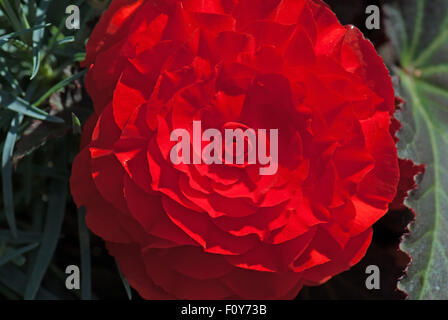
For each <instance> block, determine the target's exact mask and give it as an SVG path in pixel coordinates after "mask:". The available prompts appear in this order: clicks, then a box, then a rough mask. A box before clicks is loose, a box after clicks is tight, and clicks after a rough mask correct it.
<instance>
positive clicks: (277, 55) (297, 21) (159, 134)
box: [71, 0, 399, 299]
mask: <svg viewBox="0 0 448 320" xmlns="http://www.w3.org/2000/svg"><path fill="white" fill-rule="evenodd" d="M84 65H85V66H87V67H89V68H90V69H89V72H88V75H87V78H86V88H87V90H88V92H89V94H90V95H91V97H92V99H93V102H94V106H95V113H94V115H92V117H91V118H90V119H89V120H88V122H87V123H86V125H85V127H84V133H83V138H82V148H81V152H80V154H79V155H78V157H77V158H76V160H75V163H74V165H73V172H72V177H71V190H72V194H73V197H74V199H75V202H76V204H77V205H78V206H85V207H86V208H87V224H88V226H89V228H90V229H91V230H92V231H93V232H94V233H96V234H97V235H99V236H100V237H102V238H103V239H104V240H105V241H106V244H107V247H108V250H109V251H110V253H111V254H112V255H113V256H114V257H115V258H116V259H117V261H118V264H119V266H120V268H121V269H122V271H123V273H124V275H125V276H126V278H127V279H128V281H129V283H130V284H131V286H132V287H134V288H135V289H136V290H138V292H139V293H140V294H141V295H142V296H143V297H144V298H148V299H165V298H166V299H170V298H181V299H241V298H243V299H290V298H294V297H295V296H296V295H297V293H298V291H299V290H300V288H301V287H302V286H303V285H316V284H320V283H323V282H325V281H326V280H328V279H329V278H331V277H332V276H334V275H336V274H338V273H340V272H342V271H344V270H347V269H349V268H350V267H351V266H352V265H354V264H356V263H357V262H358V261H359V260H360V259H361V258H362V257H363V256H364V254H365V252H366V250H367V248H368V246H369V244H370V241H371V236H372V228H371V227H372V225H373V224H374V223H375V222H376V221H377V220H378V219H379V218H381V217H382V216H383V215H384V214H385V213H386V212H387V210H388V206H389V204H390V203H391V202H392V201H393V199H394V197H395V194H396V191H397V185H398V182H399V167H398V158H397V150H396V147H395V141H394V137H393V135H392V134H391V131H393V130H391V121H392V119H393V113H394V111H395V104H394V90H393V87H392V83H391V78H390V76H389V73H388V71H387V69H386V67H385V66H384V63H383V61H382V59H381V58H380V57H379V56H378V55H377V53H376V52H375V49H374V47H373V45H372V44H371V43H370V42H369V41H368V40H366V39H364V37H363V36H362V34H361V33H360V31H359V30H358V29H356V28H354V27H351V26H347V27H344V26H342V25H341V24H340V23H339V22H338V20H337V18H336V17H335V15H334V14H333V12H332V11H331V10H330V9H329V8H328V7H327V6H326V5H325V4H324V3H322V2H321V1H319V0H283V1H280V0H239V1H238V0H207V1H199V0H185V1H174V0H172V1H168V0H165V1H163V0H158V1H143V0H140V1H137V0H134V1H129V0H115V1H113V2H112V4H111V7H110V8H109V9H108V11H107V12H106V13H105V14H104V16H103V17H102V19H101V21H100V22H99V24H98V26H97V27H96V29H95V30H94V32H93V34H92V36H91V39H90V41H89V43H88V46H87V58H86V60H85V62H84ZM193 121H201V123H202V126H203V130H206V129H207V128H217V129H218V130H223V129H224V128H228V127H229V126H235V125H236V126H240V127H242V128H254V129H260V128H263V129H268V130H269V129H278V132H279V140H278V155H279V159H278V171H277V172H276V173H275V174H274V175H266V176H263V175H260V174H259V166H258V165H248V164H245V165H226V164H222V165H218V164H212V165H207V164H204V163H201V164H179V165H174V164H173V163H172V162H171V161H170V156H169V153H170V150H171V148H172V147H173V145H174V144H175V142H172V141H170V132H172V131H173V130H174V129H178V128H184V129H187V130H189V131H191V130H192V128H191V126H192V123H193Z"/></svg>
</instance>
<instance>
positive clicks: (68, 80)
mask: <svg viewBox="0 0 448 320" xmlns="http://www.w3.org/2000/svg"><path fill="white" fill-rule="evenodd" d="M86 72H87V70H83V71H81V72H78V73H76V74H74V75H72V76H71V77H69V78H66V79H64V80H62V81H60V82H59V83H57V84H56V85H54V86H53V87H52V88H50V90H48V91H47V92H45V94H43V95H42V97H40V98H39V100H37V101H36V102H35V103H33V106H35V107H38V106H40V105H41V104H42V103H43V102H44V101H45V100H47V99H48V98H49V97H50V96H51V95H52V94H53V93H55V92H56V91H58V90H60V89H62V88H64V87H65V86H67V85H68V84H70V83H71V82H72V81H75V80H77V79H79V78H81V77H82V76H84V75H85V74H86Z"/></svg>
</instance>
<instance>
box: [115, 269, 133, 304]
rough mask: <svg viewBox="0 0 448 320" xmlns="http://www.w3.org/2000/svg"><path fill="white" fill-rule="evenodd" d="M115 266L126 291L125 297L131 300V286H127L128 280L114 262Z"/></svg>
mask: <svg viewBox="0 0 448 320" xmlns="http://www.w3.org/2000/svg"><path fill="white" fill-rule="evenodd" d="M115 264H116V265H117V270H118V274H119V275H120V279H121V282H123V286H124V290H125V291H126V295H127V296H128V299H129V300H132V291H131V286H130V285H129V282H128V280H126V278H125V277H124V275H123V273H122V272H121V270H120V267H119V266H118V263H117V261H115Z"/></svg>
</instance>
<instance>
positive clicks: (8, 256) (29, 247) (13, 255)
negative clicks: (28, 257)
mask: <svg viewBox="0 0 448 320" xmlns="http://www.w3.org/2000/svg"><path fill="white" fill-rule="evenodd" d="M38 245H39V243H33V244H30V245H27V246H25V247H23V248H20V249H16V250H13V251H11V252H8V253H7V254H5V255H4V256H1V257H0V267H2V266H4V265H5V264H7V263H8V262H10V261H12V260H14V259H16V258H18V257H20V256H21V255H23V254H24V253H27V252H29V251H31V250H33V249H35V248H36V247H37V246H38Z"/></svg>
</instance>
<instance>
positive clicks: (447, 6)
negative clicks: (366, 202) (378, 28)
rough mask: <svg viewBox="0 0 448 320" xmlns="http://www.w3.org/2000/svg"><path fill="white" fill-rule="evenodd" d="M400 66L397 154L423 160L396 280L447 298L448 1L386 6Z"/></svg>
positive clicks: (412, 0)
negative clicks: (404, 268) (404, 267)
mask: <svg viewBox="0 0 448 320" xmlns="http://www.w3.org/2000/svg"><path fill="white" fill-rule="evenodd" d="M385 11H386V14H387V16H388V20H387V23H386V27H387V30H388V32H389V35H390V38H391V40H392V41H393V44H394V47H395V51H396V52H397V54H398V58H399V59H398V60H399V61H400V66H398V67H397V68H395V72H396V73H397V74H398V76H399V78H400V80H401V86H400V88H399V91H400V92H399V93H400V94H401V96H402V97H403V98H404V99H405V100H406V102H407V103H406V105H405V106H404V109H403V111H402V112H400V113H399V114H398V117H399V120H400V121H401V123H402V125H403V129H402V130H401V131H400V133H399V135H398V136H399V138H400V142H399V144H398V148H399V155H400V157H402V158H407V159H412V160H413V161H414V162H416V163H424V164H425V165H426V171H425V174H424V175H423V177H421V181H420V183H419V188H418V190H417V191H415V192H413V194H412V195H411V196H410V197H409V198H408V199H407V201H406V203H407V205H408V206H410V207H412V208H413V209H414V210H415V212H416V221H415V222H414V223H413V224H412V225H411V226H410V231H411V232H410V235H409V236H408V237H406V238H405V239H404V240H403V242H402V243H401V248H402V249H403V250H404V251H406V252H408V253H409V254H410V256H411V257H412V263H411V265H410V266H409V268H408V272H407V277H405V278H403V279H402V281H401V282H400V283H399V288H400V289H402V290H404V291H406V292H407V293H408V294H409V297H410V298H411V299H448V290H446V286H447V284H448V161H447V159H448V0H426V1H425V0H407V1H397V2H396V3H395V4H393V5H388V6H386V7H385Z"/></svg>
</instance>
